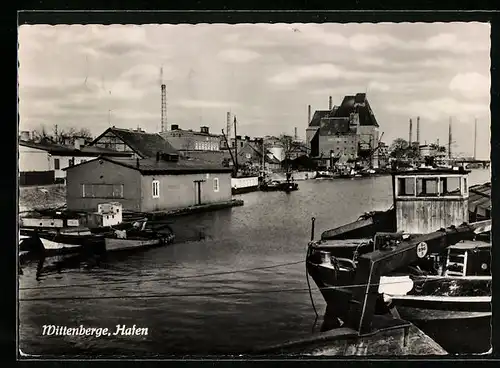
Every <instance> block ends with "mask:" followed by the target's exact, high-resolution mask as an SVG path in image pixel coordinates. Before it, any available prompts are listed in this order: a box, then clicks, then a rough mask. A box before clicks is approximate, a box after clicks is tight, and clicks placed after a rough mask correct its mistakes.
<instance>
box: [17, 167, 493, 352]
mask: <svg viewBox="0 0 500 368" xmlns="http://www.w3.org/2000/svg"><path fill="white" fill-rule="evenodd" d="M489 178H490V172H489V170H475V171H473V172H472V173H471V174H470V176H469V181H470V184H471V185H473V184H475V183H482V182H485V181H489V180H490V179H489ZM391 196H392V191H391V179H390V177H379V178H362V179H361V178H360V179H352V180H349V179H346V180H342V179H337V180H309V181H302V182H299V190H298V191H296V192H293V193H290V194H286V193H281V192H265V193H264V192H255V193H248V194H245V195H242V196H240V197H241V198H242V199H244V201H245V205H244V206H242V207H235V208H232V209H228V210H221V211H217V212H212V213H205V214H198V215H191V216H187V217H179V218H177V219H175V221H173V224H172V228H173V230H174V231H175V233H176V235H177V241H176V243H175V244H173V245H171V246H168V247H164V248H157V249H151V250H147V251H140V252H138V253H137V252H136V253H134V254H128V255H121V256H115V257H113V258H110V259H108V260H106V261H105V262H103V263H101V264H100V265H98V266H94V267H84V266H85V263H79V262H76V263H75V264H73V265H71V264H68V265H66V266H65V267H64V268H63V269H62V271H61V272H60V273H58V272H57V270H51V269H50V268H51V266H53V261H51V262H52V264H51V262H49V261H46V262H45V264H44V267H45V268H44V272H42V276H41V278H40V279H39V280H38V281H37V280H36V269H37V267H36V263H32V264H29V265H28V266H26V267H24V268H23V271H24V273H23V275H21V276H20V288H21V289H23V288H27V289H25V290H21V291H20V299H21V301H20V302H19V318H20V330H19V337H20V342H19V343H20V348H21V350H22V351H23V353H27V354H41V355H44V356H49V355H51V356H62V355H72V356H75V355H79V354H80V355H84V356H87V357H88V356H91V354H92V356H114V355H128V356H135V357H147V356H157V357H161V356H173V355H175V356H180V355H206V354H222V355H234V354H239V353H245V352H247V351H249V349H252V348H254V347H256V346H265V345H268V344H274V343H278V342H282V341H284V340H288V339H293V338H300V337H305V336H308V335H309V334H311V332H312V328H313V324H314V321H315V314H314V311H313V308H312V306H311V301H310V297H309V294H308V291H307V281H306V273H305V264H304V262H303V261H304V258H305V250H306V245H307V242H308V240H309V239H310V233H311V217H312V216H314V217H316V237H318V236H319V235H320V233H321V232H322V231H324V230H326V229H329V228H332V227H335V226H339V225H342V224H344V223H347V222H349V221H352V220H355V219H356V218H357V217H358V216H359V215H360V214H361V213H363V212H366V211H371V210H384V209H387V208H388V207H390V205H391ZM294 262H299V263H297V264H292V265H288V266H282V267H276V268H269V269H263V270H254V271H249V272H244V273H242V272H240V273H228V274H223V275H212V276H205V277H192V276H196V275H200V274H213V273H220V272H230V271H235V270H242V269H248V268H256V267H266V266H273V265H277V264H284V263H294ZM182 277H186V278H184V279H182ZM189 277H190V278H189ZM173 278H174V279H173ZM76 284H80V285H81V284H83V285H85V286H83V287H76V286H74V285H76ZM51 286H55V287H51ZM311 287H312V292H313V298H314V303H315V305H316V308H317V310H318V313H319V314H320V316H322V315H323V313H324V310H325V307H326V305H325V303H324V301H323V298H322V297H321V294H320V293H319V292H318V291H317V290H316V286H315V284H314V282H313V281H312V280H311ZM224 293H225V294H224ZM158 294H160V295H158ZM153 295H155V297H152V296H153ZM102 297H106V299H104V298H102ZM28 298H29V299H33V298H39V299H47V298H67V299H65V300H50V299H48V300H31V301H30V300H25V301H23V300H22V299H28ZM78 298H80V299H78ZM82 298H83V299H82ZM99 298H102V299H99ZM320 323H321V318H320V320H319V321H317V323H316V325H317V326H316V330H317V329H318V328H319V324H320ZM51 324H53V325H58V326H67V327H79V326H80V325H83V326H85V327H97V328H106V327H107V328H109V329H110V331H115V326H116V325H118V324H121V325H127V327H132V326H133V325H136V326H137V327H144V328H148V335H147V336H110V337H100V338H96V337H91V336H42V335H41V333H42V326H43V325H51Z"/></svg>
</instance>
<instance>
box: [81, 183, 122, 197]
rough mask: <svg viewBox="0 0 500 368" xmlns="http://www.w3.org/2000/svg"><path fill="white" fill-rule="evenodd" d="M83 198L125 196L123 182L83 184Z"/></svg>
mask: <svg viewBox="0 0 500 368" xmlns="http://www.w3.org/2000/svg"><path fill="white" fill-rule="evenodd" d="M82 198H123V184H82Z"/></svg>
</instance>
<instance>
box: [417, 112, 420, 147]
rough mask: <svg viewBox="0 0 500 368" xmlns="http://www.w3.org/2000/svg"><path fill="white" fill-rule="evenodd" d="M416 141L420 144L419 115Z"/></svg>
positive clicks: (418, 117)
mask: <svg viewBox="0 0 500 368" xmlns="http://www.w3.org/2000/svg"><path fill="white" fill-rule="evenodd" d="M417 143H418V144H419V145H420V116H417Z"/></svg>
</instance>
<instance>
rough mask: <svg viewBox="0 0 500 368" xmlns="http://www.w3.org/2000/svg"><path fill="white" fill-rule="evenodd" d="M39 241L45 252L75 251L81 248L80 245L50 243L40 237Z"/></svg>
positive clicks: (50, 241)
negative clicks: (58, 250)
mask: <svg viewBox="0 0 500 368" xmlns="http://www.w3.org/2000/svg"><path fill="white" fill-rule="evenodd" d="M40 240H41V242H42V244H43V247H44V248H45V249H46V250H54V249H76V248H80V247H81V245H80V244H65V243H60V242H56V241H52V240H49V239H45V238H42V237H40Z"/></svg>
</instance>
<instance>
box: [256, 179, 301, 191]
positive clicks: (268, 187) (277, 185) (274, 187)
mask: <svg viewBox="0 0 500 368" xmlns="http://www.w3.org/2000/svg"><path fill="white" fill-rule="evenodd" d="M298 189H299V185H298V184H297V183H294V182H291V181H284V182H280V181H277V180H273V181H270V182H264V183H261V185H260V190H262V191H263V192H272V191H282V192H292V191H295V190H298Z"/></svg>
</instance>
